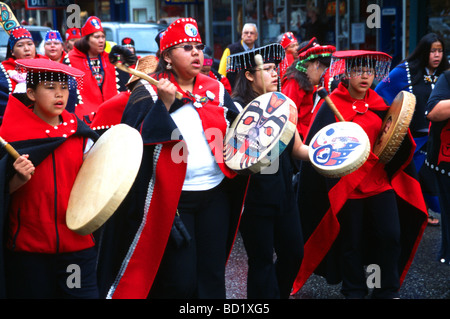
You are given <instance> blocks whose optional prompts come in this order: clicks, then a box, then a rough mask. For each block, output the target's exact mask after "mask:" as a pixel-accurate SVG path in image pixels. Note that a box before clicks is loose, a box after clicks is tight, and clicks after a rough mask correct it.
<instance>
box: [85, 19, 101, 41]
mask: <svg viewBox="0 0 450 319" xmlns="http://www.w3.org/2000/svg"><path fill="white" fill-rule="evenodd" d="M97 31H103V27H102V22H101V21H100V19H99V18H97V17H94V16H92V17H89V19H87V21H86V23H85V24H84V26H83V27H82V28H81V36H83V37H84V36H87V35H89V34H92V33H94V32H97Z"/></svg>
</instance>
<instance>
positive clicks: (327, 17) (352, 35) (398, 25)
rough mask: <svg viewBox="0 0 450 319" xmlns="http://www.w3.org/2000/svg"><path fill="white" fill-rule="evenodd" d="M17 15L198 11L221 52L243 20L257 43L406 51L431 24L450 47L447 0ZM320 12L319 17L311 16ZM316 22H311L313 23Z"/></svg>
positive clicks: (105, 5)
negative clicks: (290, 35) (293, 38)
mask: <svg viewBox="0 0 450 319" xmlns="http://www.w3.org/2000/svg"><path fill="white" fill-rule="evenodd" d="M6 3H7V4H9V5H10V6H11V7H12V8H13V10H14V12H15V13H16V16H17V18H18V20H19V21H21V20H23V21H29V20H30V18H31V21H33V22H34V23H36V24H38V25H44V24H50V25H51V26H53V27H54V28H57V29H59V30H64V28H65V27H66V26H65V21H66V19H67V16H68V14H70V12H69V13H67V12H66V8H67V5H69V4H77V5H78V6H79V7H80V9H81V18H82V22H83V19H86V18H87V17H88V16H90V15H96V16H98V17H99V18H100V19H101V20H102V21H122V22H158V21H161V22H163V23H170V22H172V21H173V20H174V19H176V18H178V17H186V16H191V17H194V18H196V19H197V21H198V23H199V28H200V32H201V33H202V37H203V39H204V42H205V43H206V44H207V45H208V46H210V47H211V48H213V51H214V56H215V57H216V58H220V56H221V54H222V51H223V49H224V48H225V47H226V46H227V45H228V44H230V43H233V42H236V41H238V40H239V39H240V30H241V29H242V25H243V24H244V23H247V22H252V23H255V24H256V25H257V26H258V29H259V32H260V37H259V39H258V45H263V44H266V43H270V42H274V41H278V39H279V36H280V35H281V34H282V33H284V32H286V31H292V32H294V33H295V34H296V35H297V38H298V39H299V41H306V40H309V38H310V37H311V36H312V35H314V36H316V37H318V38H319V41H320V42H323V43H328V44H333V45H335V46H336V47H337V48H338V49H339V50H345V49H368V50H380V51H384V52H386V53H389V54H390V55H392V56H393V57H394V65H395V64H396V63H397V62H399V61H400V60H402V59H403V58H404V57H406V56H407V55H408V54H409V53H410V52H411V51H412V50H413V49H414V48H415V46H416V45H417V42H418V41H419V40H420V38H421V37H422V36H423V35H425V34H426V33H428V32H436V33H439V34H440V35H441V36H442V37H443V38H444V40H445V42H446V44H447V47H448V48H450V46H449V45H450V0H428V1H422V0H335V1H330V0H214V1H212V0H94V1H92V0H11V1H9V2H8V1H6ZM316 15H317V20H315V16H316ZM313 22H314V23H313Z"/></svg>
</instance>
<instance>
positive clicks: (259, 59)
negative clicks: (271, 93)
mask: <svg viewBox="0 0 450 319" xmlns="http://www.w3.org/2000/svg"><path fill="white" fill-rule="evenodd" d="M255 63H256V65H257V66H258V69H259V70H261V83H262V85H263V92H264V94H265V93H266V84H265V83H264V73H263V72H262V71H264V67H263V65H264V62H263V58H262V56H261V54H256V55H255Z"/></svg>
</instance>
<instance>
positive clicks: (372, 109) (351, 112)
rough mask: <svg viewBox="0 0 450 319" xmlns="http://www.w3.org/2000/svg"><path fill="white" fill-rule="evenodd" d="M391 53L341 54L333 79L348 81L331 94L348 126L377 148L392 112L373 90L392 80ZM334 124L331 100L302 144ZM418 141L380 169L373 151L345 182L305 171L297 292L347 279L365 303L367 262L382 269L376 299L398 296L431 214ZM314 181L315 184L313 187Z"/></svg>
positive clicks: (349, 289)
mask: <svg viewBox="0 0 450 319" xmlns="http://www.w3.org/2000/svg"><path fill="white" fill-rule="evenodd" d="M390 60H391V58H390V56H388V55H387V54H385V53H383V52H374V51H353V50H350V51H337V52H335V53H334V54H333V60H332V63H331V66H330V69H331V75H332V76H333V77H334V75H339V74H345V78H346V80H345V81H344V82H341V83H340V84H339V86H338V88H337V89H335V90H334V91H333V92H332V93H331V94H330V99H331V101H332V102H333V103H334V105H335V106H336V107H337V109H338V111H339V112H340V114H341V115H342V116H343V118H344V119H345V121H352V122H355V123H357V124H359V125H360V126H361V127H362V128H363V129H364V131H365V132H366V133H367V136H368V137H369V140H370V143H371V145H372V147H373V145H374V144H375V142H376V140H377V137H378V135H379V133H380V130H381V129H382V121H383V119H384V115H385V113H386V111H387V109H388V106H387V105H386V104H385V102H384V100H383V99H382V98H381V97H380V96H379V95H378V94H377V93H376V92H375V91H373V90H372V89H370V86H371V85H372V82H373V81H374V79H377V80H381V79H383V78H384V77H386V76H387V74H388V70H389V65H390ZM334 122H336V116H335V115H334V113H333V112H332V111H331V110H330V107H329V105H327V102H326V101H325V102H323V103H322V104H321V106H320V109H319V110H318V112H317V113H316V115H315V117H314V118H313V120H312V124H311V127H310V131H309V133H308V136H307V138H306V141H305V143H309V141H310V140H311V138H312V136H314V135H315V134H316V133H317V132H318V131H319V130H320V129H321V128H323V127H325V126H326V125H328V124H331V123H334ZM413 151H414V142H413V141H412V138H411V135H410V134H408V135H407V136H406V138H405V139H404V140H403V143H402V144H401V146H400V149H399V150H398V151H397V153H396V155H395V156H394V158H393V159H392V160H391V161H390V162H389V163H387V164H383V163H381V162H380V161H379V160H378V157H377V156H376V155H375V154H374V153H373V152H372V151H371V152H370V154H369V157H368V159H367V160H366V161H365V162H364V164H363V165H362V166H361V167H360V168H359V169H357V170H356V171H354V172H352V173H349V174H347V175H345V176H343V177H340V178H331V177H325V176H322V175H319V174H318V173H317V172H316V171H315V170H314V169H313V168H312V167H311V165H310V164H309V163H308V162H303V163H302V167H301V169H300V172H301V173H300V182H299V183H300V184H299V194H298V205H299V210H300V214H301V220H302V226H303V233H304V236H305V257H304V259H303V262H302V266H301V269H300V272H299V274H298V276H297V279H296V282H295V284H294V292H297V291H298V290H299V289H300V288H301V287H302V286H303V284H304V283H305V282H306V280H307V279H308V277H309V276H310V275H311V274H312V273H313V272H315V273H317V274H320V275H322V276H324V277H325V278H326V279H327V281H328V283H330V284H336V283H339V282H341V281H342V290H341V292H342V294H343V295H344V296H345V297H346V298H364V297H365V296H366V295H367V294H368V286H367V284H366V277H365V271H364V265H369V264H372V265H378V266H379V269H380V271H381V274H380V276H381V277H380V278H381V281H380V283H379V284H377V286H376V287H375V288H374V290H373V292H372V297H373V298H398V297H399V288H400V285H401V283H402V281H403V280H404V278H405V275H406V273H407V270H408V269H409V266H410V264H411V262H412V258H413V257H414V254H415V251H416V249H417V246H418V243H419V241H420V239H421V237H422V234H423V231H424V229H425V226H426V221H427V213H426V208H425V203H424V200H423V196H422V194H421V189H420V185H419V183H418V181H417V180H416V179H415V170H414V167H413V165H411V157H412V152H413ZM312 181H314V182H312Z"/></svg>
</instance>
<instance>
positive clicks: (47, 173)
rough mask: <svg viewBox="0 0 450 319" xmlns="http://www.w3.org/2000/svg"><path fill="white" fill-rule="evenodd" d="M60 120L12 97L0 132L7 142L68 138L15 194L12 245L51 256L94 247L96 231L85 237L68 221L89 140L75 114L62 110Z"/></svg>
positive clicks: (11, 215)
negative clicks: (80, 132)
mask: <svg viewBox="0 0 450 319" xmlns="http://www.w3.org/2000/svg"><path fill="white" fill-rule="evenodd" d="M62 120H63V123H62V124H60V125H58V126H55V127H53V126H51V125H49V124H47V123H46V122H44V121H43V120H41V119H40V118H39V117H38V116H37V115H36V114H34V113H33V111H32V109H30V108H28V107H26V106H25V105H24V104H22V103H21V102H20V101H19V100H17V99H16V98H15V97H14V96H10V99H9V103H8V106H7V108H6V112H5V117H4V120H3V124H2V126H1V128H0V134H1V135H0V136H2V137H3V138H5V139H6V140H7V141H8V142H14V141H21V140H32V139H44V138H49V137H66V140H65V141H64V142H63V143H62V144H61V145H60V146H59V147H57V148H56V149H55V150H54V151H53V152H52V154H51V155H49V156H47V158H45V159H44V160H43V161H42V162H41V163H40V164H39V165H38V166H36V170H35V173H34V175H33V177H32V178H31V179H30V180H29V181H28V182H27V183H26V184H25V185H23V186H22V187H20V188H19V189H18V190H16V191H15V192H14V193H12V194H11V197H10V205H9V223H8V231H7V234H8V238H7V247H8V248H9V249H13V250H15V251H28V252H37V253H49V254H53V253H62V252H73V251H79V250H83V249H86V248H89V247H92V246H94V239H93V237H92V235H86V236H81V235H79V234H77V233H75V232H73V231H72V230H70V229H69V228H68V227H67V225H66V210H67V204H68V201H69V197H70V192H71V190H72V186H73V183H74V182H75V178H76V176H77V174H78V171H79V169H80V167H81V165H82V163H83V153H84V145H85V142H84V138H83V137H82V136H78V135H75V134H74V133H75V132H76V131H77V125H78V124H77V123H78V121H77V118H76V117H75V115H74V114H71V113H69V112H67V111H64V112H63V113H62ZM17 123H20V125H17ZM24 128H26V129H24ZM30 160H32V159H30Z"/></svg>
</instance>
